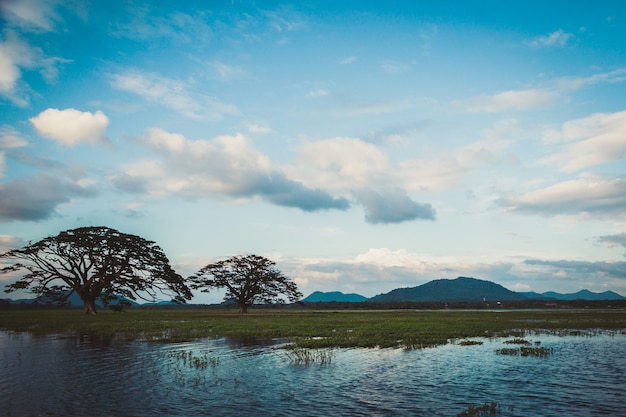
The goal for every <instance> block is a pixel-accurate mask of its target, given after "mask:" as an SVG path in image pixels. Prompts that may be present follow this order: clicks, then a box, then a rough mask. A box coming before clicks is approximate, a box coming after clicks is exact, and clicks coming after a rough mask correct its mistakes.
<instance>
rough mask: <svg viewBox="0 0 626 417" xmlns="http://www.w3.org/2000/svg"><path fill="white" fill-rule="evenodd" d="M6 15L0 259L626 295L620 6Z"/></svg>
mask: <svg viewBox="0 0 626 417" xmlns="http://www.w3.org/2000/svg"><path fill="white" fill-rule="evenodd" d="M0 13H1V19H2V20H1V21H0V29H1V32H0V251H4V250H8V249H10V248H15V247H21V246H22V245H24V244H25V243H26V242H28V241H37V240H39V239H42V238H44V237H46V236H50V235H56V234H58V233H59V232H60V231H63V230H67V229H72V228H76V227H82V226H109V227H112V228H115V229H118V230H120V231H122V232H125V233H130V234H136V235H140V236H142V237H144V238H146V239H149V240H153V241H156V242H157V243H158V244H159V245H160V246H161V247H162V248H163V249H164V251H165V252H166V254H167V255H168V257H169V259H170V260H171V262H172V264H173V265H174V267H175V268H176V270H177V271H178V272H179V273H181V274H182V275H184V276H187V275H190V274H192V273H194V272H195V271H197V270H198V269H199V268H201V267H203V266H205V265H206V264H208V263H210V262H213V261H216V260H219V259H222V258H224V257H228V256H231V255H235V254H248V253H254V254H258V255H262V256H266V257H268V258H270V259H272V260H274V261H275V262H276V263H277V264H278V267H279V269H281V270H282V271H283V272H284V273H285V274H286V275H288V276H289V277H291V278H293V279H294V280H295V281H296V282H297V283H298V285H299V287H300V289H301V290H302V292H303V293H304V294H305V295H308V294H309V293H311V292H313V291H317V290H320V291H343V292H348V293H349V292H356V293H360V294H362V295H365V296H374V295H376V294H380V293H384V292H388V291H390V290H392V289H394V288H398V287H405V286H417V285H420V284H423V283H425V282H428V281H430V280H433V279H438V278H455V277H457V276H471V277H476V278H480V279H487V280H491V281H494V282H497V283H499V284H501V285H503V286H505V287H506V288H509V289H511V290H515V291H537V292H544V291H551V290H554V291H559V292H576V291H578V290H580V289H583V288H586V289H589V290H591V291H606V290H612V291H616V292H618V293H621V294H623V295H626V258H625V256H626V161H625V160H626V47H625V45H624V40H625V39H626V3H624V2H623V1H621V0H615V1H602V0H600V1H594V2H583V1H574V2H572V1H563V2H559V1H550V2H545V1H544V0H540V1H524V2H502V1H479V2H465V1H458V2H451V1H437V2H410V1H405V2H401V1H388V2H380V1H376V2H373V1H372V2H369V1H358V2H356V1H355V2H352V1H342V2H337V1H331V0H328V1H315V0H312V1H307V2H306V4H303V3H302V2H292V3H281V2H279V1H238V0H229V1H219V0H216V1H211V2H206V1H195V2H194V1H182V2H172V1H152V2H143V1H140V0H138V1H133V2H131V1H110V2H109V1H107V2H101V1H94V0H92V1H81V0H67V1H65V0H3V1H2V2H0ZM7 279H8V278H7V277H0V280H3V281H4V282H2V283H0V284H2V285H4V284H6V282H7ZM5 296H7V295H6V294H5V295H4V296H3V297H5ZM220 299H221V295H220V294H218V293H212V294H208V295H207V294H203V295H201V296H199V297H197V298H196V299H195V302H215V301H220Z"/></svg>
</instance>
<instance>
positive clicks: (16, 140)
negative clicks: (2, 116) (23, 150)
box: [0, 128, 28, 150]
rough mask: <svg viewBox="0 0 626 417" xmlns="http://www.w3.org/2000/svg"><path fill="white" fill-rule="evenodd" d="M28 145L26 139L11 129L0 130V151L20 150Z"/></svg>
mask: <svg viewBox="0 0 626 417" xmlns="http://www.w3.org/2000/svg"><path fill="white" fill-rule="evenodd" d="M26 145H28V142H27V141H26V139H24V138H22V136H21V134H20V133H19V132H18V131H16V130H14V129H11V128H0V150H2V149H12V148H20V147H22V146H26Z"/></svg>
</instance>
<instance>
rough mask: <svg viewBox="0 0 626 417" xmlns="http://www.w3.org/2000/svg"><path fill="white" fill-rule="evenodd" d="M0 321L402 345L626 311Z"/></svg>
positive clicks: (618, 327)
mask: <svg viewBox="0 0 626 417" xmlns="http://www.w3.org/2000/svg"><path fill="white" fill-rule="evenodd" d="M0 329H2V330H6V331H18V332H23V331H26V332H31V333H34V334H88V335H92V336H96V337H101V338H123V339H125V340H146V341H161V342H175V341H190V340H195V339H198V338H203V337H217V336H222V337H229V338H233V339H236V340H239V341H242V342H249V343H255V342H262V341H264V340H269V339H274V338H283V339H288V340H290V341H292V342H294V343H295V344H296V345H297V346H298V347H307V348H317V347H402V348H406V349H416V348H420V347H427V346H435V345H439V344H444V343H447V341H448V340H449V339H462V338H468V337H477V336H482V337H492V336H521V335H523V334H525V333H526V332H527V331H545V332H551V333H563V334H569V333H571V332H574V331H585V332H589V333H591V334H593V333H594V332H596V331H619V332H623V331H626V311H625V310H622V309H619V310H618V309H615V310H595V309H594V310H510V311H468V310H442V311H432V310H429V311H415V310H396V311H373V310H372V311H369V310H368V311H323V310H320V311H312V310H259V311H253V312H251V313H250V314H246V315H241V314H238V313H237V312H235V311H232V310H202V309H162V310H148V309H130V310H128V311H126V312H122V313H114V312H110V311H102V312H100V313H99V314H98V315H97V316H95V317H94V316H85V315H83V314H82V313H81V311H80V310H33V311H30V310H4V311H0Z"/></svg>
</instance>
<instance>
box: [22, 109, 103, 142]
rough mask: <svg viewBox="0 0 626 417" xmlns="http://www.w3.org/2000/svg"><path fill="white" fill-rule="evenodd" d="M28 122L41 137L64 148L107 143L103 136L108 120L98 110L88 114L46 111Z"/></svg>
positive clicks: (55, 110)
mask: <svg viewBox="0 0 626 417" xmlns="http://www.w3.org/2000/svg"><path fill="white" fill-rule="evenodd" d="M29 120H30V122H31V123H32V124H33V126H34V127H35V129H37V132H38V133H39V134H40V135H41V136H43V137H45V138H48V139H52V140H55V141H56V142H57V143H59V144H61V145H64V146H74V145H78V144H81V143H91V144H96V143H101V144H105V143H108V141H109V140H108V138H107V137H106V134H105V130H106V128H107V126H108V125H109V118H108V117H107V116H106V115H105V114H104V113H102V111H100V110H98V111H96V112H95V113H90V112H82V111H79V110H76V109H64V110H58V109H47V110H44V111H43V112H41V113H40V114H39V115H37V116H36V117H32V118H30V119H29Z"/></svg>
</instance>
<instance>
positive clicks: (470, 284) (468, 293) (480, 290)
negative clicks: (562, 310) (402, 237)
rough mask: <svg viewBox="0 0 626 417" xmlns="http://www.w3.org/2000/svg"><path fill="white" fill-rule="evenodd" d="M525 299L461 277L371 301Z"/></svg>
mask: <svg viewBox="0 0 626 417" xmlns="http://www.w3.org/2000/svg"><path fill="white" fill-rule="evenodd" d="M524 299H525V297H524V296H523V295H521V294H518V293H516V292H513V291H510V290H507V289H506V288H504V287H503V286H501V285H499V284H496V283H494V282H491V281H483V280H480V279H476V278H467V277H459V278H456V279H438V280H434V281H430V282H427V283H426V284H423V285H420V286H418V287H411V288H398V289H395V290H393V291H390V292H388V293H386V294H380V295H377V296H375V297H372V298H370V299H369V301H373V302H387V303H388V302H401V301H412V302H429V301H441V302H445V301H483V300H486V301H490V302H496V301H513V300H524Z"/></svg>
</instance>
